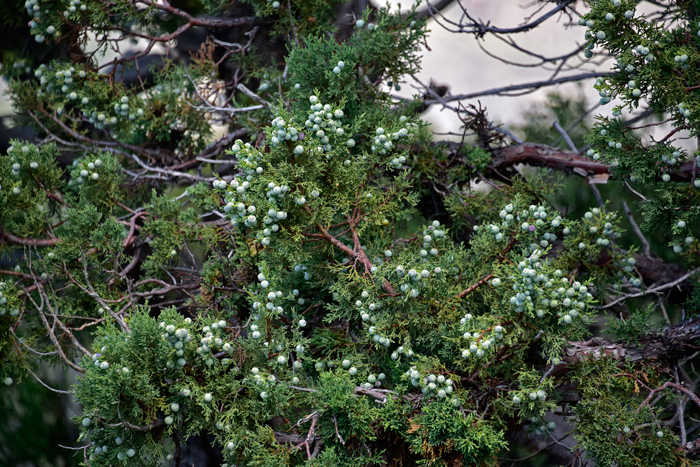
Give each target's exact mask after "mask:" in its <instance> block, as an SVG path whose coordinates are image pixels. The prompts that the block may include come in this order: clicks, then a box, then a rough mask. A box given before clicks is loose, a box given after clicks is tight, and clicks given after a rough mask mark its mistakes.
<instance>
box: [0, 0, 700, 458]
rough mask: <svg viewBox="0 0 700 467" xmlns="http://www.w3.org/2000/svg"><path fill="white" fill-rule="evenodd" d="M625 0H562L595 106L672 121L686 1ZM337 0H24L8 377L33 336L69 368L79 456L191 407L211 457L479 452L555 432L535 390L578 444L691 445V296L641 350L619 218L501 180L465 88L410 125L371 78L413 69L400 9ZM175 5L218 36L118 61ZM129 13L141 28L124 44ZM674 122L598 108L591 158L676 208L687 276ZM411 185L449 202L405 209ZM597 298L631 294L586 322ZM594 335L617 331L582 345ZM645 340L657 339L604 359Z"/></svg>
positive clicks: (180, 19) (143, 436) (186, 415)
mask: <svg viewBox="0 0 700 467" xmlns="http://www.w3.org/2000/svg"><path fill="white" fill-rule="evenodd" d="M636 3H637V2H635V1H632V0H615V1H612V0H599V1H597V2H591V3H590V5H589V6H590V12H588V13H586V15H585V16H583V17H582V19H581V24H582V25H587V26H588V27H589V31H588V32H587V33H586V37H587V39H588V41H589V42H588V47H587V53H590V54H593V52H592V50H593V49H594V48H595V46H596V45H599V46H602V47H604V48H605V49H606V50H607V51H608V52H609V53H611V54H614V55H615V56H616V57H617V60H618V65H617V68H616V69H615V72H614V73H613V74H612V75H611V76H610V77H608V78H604V79H599V80H598V81H597V84H596V86H597V89H599V90H600V93H601V99H602V100H601V104H606V103H608V102H609V101H611V100H612V99H619V100H620V101H621V104H620V105H619V106H618V107H616V114H619V113H621V111H622V108H623V107H625V106H626V107H631V108H634V107H635V106H636V105H638V103H639V99H642V98H646V99H647V100H648V102H649V103H650V104H651V105H652V106H653V107H654V109H655V110H656V111H657V112H659V113H668V114H669V115H672V124H673V125H674V132H675V131H676V130H680V129H684V130H688V131H689V132H690V134H691V135H692V136H694V137H697V136H698V135H697V131H698V128H699V126H698V122H697V118H698V117H697V115H700V113H698V112H700V104H699V103H698V101H697V99H698V98H697V95H696V93H694V92H692V91H693V90H694V89H695V87H697V86H695V85H696V83H697V82H698V78H699V77H698V67H697V66H696V64H697V61H698V60H699V59H700V58H699V57H700V55H699V54H698V50H697V48H698V45H699V44H698V41H699V40H700V39H699V38H698V27H700V26H699V25H698V23H697V21H698V18H697V16H696V11H697V10H696V6H695V3H694V2H678V4H677V7H676V8H675V9H672V10H669V12H670V13H669V14H672V18H673V22H671V23H668V24H666V23H661V22H658V21H654V20H653V19H650V18H646V17H644V16H642V15H637V14H635V13H634V11H635V5H636ZM335 6H336V5H335V2H320V1H315V2H296V1H292V2H286V3H285V2H278V1H272V2H261V1H257V0H256V1H250V2H247V3H246V4H245V5H238V6H233V7H232V6H230V5H229V3H228V2H218V1H204V2H201V3H200V2H196V4H195V2H191V3H190V2H182V4H175V3H173V4H172V5H171V4H169V3H167V2H161V3H154V2H150V1H143V2H138V3H134V2H129V1H122V0H117V1H112V2H102V1H96V0H95V1H93V0H82V1H81V0H71V1H70V3H67V2H65V1H62V0H41V1H39V0H28V1H27V2H26V4H25V7H26V13H28V14H29V17H31V18H32V22H31V24H30V28H31V34H32V35H33V37H34V38H35V40H36V42H37V43H38V44H40V45H41V47H37V48H32V50H31V51H30V52H26V51H21V50H17V49H12V48H10V47H8V48H7V49H6V50H5V53H4V56H3V64H4V67H3V73H4V75H5V76H6V77H7V78H9V79H10V90H9V94H10V96H11V98H12V101H13V105H14V109H15V111H16V121H17V123H18V124H26V125H31V126H33V127H34V129H35V131H37V132H38V133H39V134H41V135H43V136H44V137H45V139H41V140H36V141H33V142H29V141H19V140H16V141H13V142H12V145H11V147H10V149H9V151H8V153H7V154H6V155H3V156H2V157H1V158H0V187H1V188H0V205H1V206H2V214H1V216H0V229H1V230H0V234H1V235H2V239H3V242H2V243H1V244H0V251H1V252H2V254H3V255H4V256H5V257H6V258H9V259H10V260H11V261H14V262H15V263H16V267H14V269H7V270H2V271H0V274H2V275H3V276H5V280H4V282H2V283H0V287H1V289H2V293H1V294H0V297H1V298H0V302H1V305H0V356H1V357H2V359H1V363H0V372H2V374H3V375H5V378H6V379H5V381H6V383H7V384H8V385H10V384H13V383H14V382H15V381H20V380H21V379H22V378H24V377H26V376H28V375H29V371H30V370H31V369H32V368H34V367H35V366H36V364H37V363H38V362H43V363H47V364H50V365H63V366H65V367H66V368H69V369H72V370H75V371H76V372H78V373H79V374H80V376H79V377H78V383H77V384H76V385H75V386H74V388H73V393H74V395H75V398H76V400H77V401H78V402H80V404H81V406H82V408H83V414H82V415H80V416H78V417H76V418H75V421H76V423H78V424H79V426H80V429H81V434H80V436H79V438H78V440H77V441H78V442H80V443H81V444H80V446H81V449H82V450H83V452H84V463H85V465H94V466H108V465H124V466H126V465H138V466H160V465H164V463H165V465H170V463H171V462H170V461H171V460H173V461H174V463H175V465H179V463H180V461H181V460H183V459H182V453H183V446H184V445H186V443H187V441H188V439H191V438H192V437H194V436H198V435H201V434H203V433H210V434H212V435H213V436H214V439H215V445H216V447H217V449H220V450H221V452H222V456H223V459H224V463H225V465H228V466H233V465H236V466H263V465H275V466H277V465H310V466H331V465H332V466H337V465H343V466H365V465H426V466H427V465H478V466H495V465H498V464H499V462H501V461H502V460H503V458H504V456H506V455H507V453H508V452H509V450H512V449H513V446H514V445H517V443H518V441H517V438H515V437H514V436H515V434H516V433H518V432H524V433H526V434H527V435H528V436H533V437H539V436H553V435H554V434H555V433H558V432H557V431H556V430H557V424H556V423H555V422H553V421H552V420H553V418H552V417H553V416H554V415H556V416H558V417H559V420H560V424H561V423H565V424H568V425H569V426H570V429H571V430H572V433H573V435H574V436H575V439H576V440H577V443H578V447H579V448H580V449H581V450H585V451H586V456H587V458H589V459H591V460H594V461H595V463H596V465H601V466H613V465H616V466H623V465H624V466H627V465H629V466H633V465H659V466H676V465H689V463H690V462H693V459H695V457H696V456H697V453H698V451H700V447H699V446H700V445H699V443H698V442H697V433H694V434H693V433H692V432H690V433H687V432H686V429H685V425H684V424H683V423H684V416H686V415H688V414H689V413H692V414H695V415H697V411H698V408H699V407H698V405H700V400H699V399H698V397H697V395H696V394H695V392H693V391H694V389H693V388H691V387H686V386H683V385H681V384H678V383H677V380H678V377H679V376H678V373H679V372H681V373H683V372H685V371H686V370H685V369H684V366H683V365H684V364H685V363H687V361H686V360H685V359H687V358H688V357H689V356H690V355H691V350H690V349H692V348H694V347H693V342H694V341H695V339H696V338H697V329H698V322H697V318H693V319H691V320H689V321H683V322H681V323H680V324H678V326H681V328H678V329H680V330H681V331H683V332H685V334H682V335H683V336H685V337H684V338H680V337H679V338H676V337H674V339H676V340H675V341H674V343H673V345H671V344H669V345H668V346H667V347H663V345H665V344H664V342H666V341H663V339H662V340H659V339H661V337H659V336H660V334H656V333H654V332H653V329H652V327H651V325H650V324H649V322H648V317H649V315H650V314H651V313H654V312H655V310H656V308H651V307H647V306H646V303H642V304H641V305H640V303H635V302H634V301H632V299H634V298H638V297H645V296H646V292H645V288H653V286H652V287H646V286H649V285H650V284H645V285H643V283H642V278H641V277H640V273H639V270H637V269H635V267H636V265H637V262H638V261H639V257H640V256H639V254H638V253H637V251H636V250H635V248H634V247H632V248H630V247H629V246H628V245H623V244H621V243H620V242H619V241H618V239H619V238H620V236H621V234H622V231H623V227H622V220H623V216H622V215H621V214H620V213H618V212H616V211H614V210H612V209H609V208H608V207H607V206H599V207H591V208H590V209H588V210H587V211H586V212H585V214H584V215H583V216H581V217H580V218H578V217H574V216H567V215H566V214H565V213H564V212H560V211H559V210H558V209H557V207H556V203H554V202H552V200H553V199H555V198H556V194H557V192H558V190H561V183H562V182H561V181H558V180H556V179H553V178H552V176H551V175H550V174H548V173H547V172H546V171H544V170H533V171H532V172H530V173H528V174H527V175H521V174H516V173H513V172H509V176H508V177H506V179H505V180H504V176H503V174H501V173H500V172H499V171H498V170H496V169H495V165H494V164H495V162H494V160H495V159H496V155H497V154H498V150H501V149H503V148H507V147H509V146H510V145H511V143H513V141H510V140H508V139H507V138H506V137H504V136H503V134H502V133H499V131H498V130H497V129H494V128H493V127H492V126H489V125H486V124H485V123H484V118H485V114H484V113H483V110H482V109H476V108H474V109H471V110H465V111H464V112H463V114H464V115H466V117H465V120H464V122H465V128H468V129H476V130H478V131H477V133H478V138H477V141H476V144H475V145H474V146H471V145H469V144H464V141H463V142H462V144H460V145H457V146H456V145H454V144H449V143H445V144H435V143H434V142H433V141H432V138H433V134H432V133H431V131H430V129H429V127H428V126H427V125H426V124H425V123H424V122H423V121H422V120H421V119H420V112H419V111H420V105H421V97H420V96H415V99H414V100H412V101H405V100H404V101H400V102H398V103H397V101H396V100H395V99H394V98H392V96H391V95H390V94H389V93H387V92H384V91H383V90H382V87H381V86H379V84H381V83H386V82H390V83H391V86H392V87H393V89H396V90H398V89H400V86H401V84H402V83H403V80H404V79H405V78H406V77H407V76H410V75H413V74H415V73H416V72H417V71H418V70H419V69H420V55H419V50H420V46H421V44H422V43H423V42H424V41H425V39H426V34H427V28H426V21H425V18H424V16H420V15H419V14H418V13H417V11H416V10H415V9H413V10H411V11H410V12H409V13H407V14H399V13H392V12H391V10H390V9H389V8H388V7H387V8H383V9H378V10H377V9H367V10H365V11H364V12H363V13H362V16H361V17H358V18H356V19H354V20H352V21H346V20H344V19H343V20H342V21H340V23H339V24H338V25H336V24H335V23H333V21H334V20H335V19H336V13H335V10H334V7H335ZM234 8H238V9H239V10H237V16H233V15H228V14H226V13H227V12H230V11H232V9H234ZM627 11H629V12H631V15H629V14H628V13H626V12H627ZM246 14H248V15H250V16H245V15H246ZM214 15H219V16H214ZM610 15H611V16H612V18H610V17H609V16H610ZM195 27H205V28H209V29H210V31H215V32H216V34H221V32H222V31H224V32H230V31H233V32H231V34H232V35H233V37H235V40H237V41H239V42H240V43H238V42H235V43H234V42H233V40H231V39H229V41H225V40H224V39H222V37H225V36H223V35H219V36H218V37H215V38H214V39H211V38H210V39H209V40H207V41H206V42H203V43H202V45H201V48H200V49H199V50H198V51H197V52H196V53H193V54H192V55H191V57H189V58H187V57H185V58H182V57H180V58H177V57H175V58H171V57H168V56H165V57H163V58H162V63H161V64H162V66H152V67H151V68H150V69H149V70H148V74H149V76H150V78H149V80H146V81H144V79H141V74H142V72H144V73H145V70H141V69H139V61H138V59H139V58H141V57H145V56H146V55H147V53H148V52H149V51H150V50H151V49H152V47H153V46H154V45H155V44H157V43H161V42H168V41H170V40H171V39H174V38H176V37H178V36H179V35H180V34H183V33H184V31H186V30H187V29H190V28H195ZM245 28H247V30H246V31H247V33H246V34H247V35H246V34H242V33H241V31H242V30H243V29H245ZM119 34H122V35H123V36H121V37H120V36H119ZM216 34H214V35H216ZM256 34H259V35H265V37H266V40H265V41H257V42H256ZM334 34H335V35H334ZM343 35H344V37H343V40H340V39H339V38H340V37H341V36H343ZM273 37H274V38H276V40H279V41H280V42H282V43H284V46H285V47H287V48H288V50H284V48H283V47H281V48H279V49H282V50H277V49H276V50H274V51H273V50H271V49H270V47H271V46H270V41H271V40H272V39H270V38H273ZM89 38H92V39H90V40H91V41H93V42H92V43H91V47H92V48H91V49H90V50H91V51H90V52H87V50H88V49H86V47H85V44H86V43H87V42H88V39H89ZM133 38H143V39H145V40H146V42H147V44H148V46H147V47H146V49H145V53H137V54H136V55H133V54H132V55H128V54H125V53H123V50H122V49H120V48H119V45H120V44H121V45H122V46H123V41H125V40H128V39H133ZM42 47H45V49H42ZM110 50H111V51H112V52H117V58H116V59H115V60H114V61H112V62H111V64H110V63H107V64H104V63H105V62H100V61H99V60H98V58H99V56H100V54H102V53H106V52H107V51H110ZM40 51H41V52H40ZM27 53H30V55H26V54H27ZM22 54H25V55H26V56H25V55H22ZM47 56H48V57H49V58H48V59H47ZM134 57H135V58H134ZM280 57H282V58H283V60H281V59H280ZM271 59H272V62H271ZM100 63H103V65H100ZM110 66H111V68H110ZM129 70H132V71H135V72H136V73H137V76H139V78H138V79H136V80H135V81H133V82H128V80H126V79H125V76H126V73H127V72H128V71H129ZM144 76H145V75H144ZM249 88H254V89H255V91H251V90H250V89H249ZM637 91H639V92H637ZM561 108H567V105H563V104H562V105H561ZM486 123H488V122H486ZM221 124H225V132H224V135H223V136H220V137H218V138H217V137H216V136H215V131H216V129H217V126H218V127H219V128H220V127H221ZM671 136H672V135H669V137H667V138H665V139H664V140H663V141H658V142H653V143H652V144H647V145H643V144H642V142H641V141H642V140H641V139H640V136H639V133H634V132H632V131H630V129H629V128H628V127H626V126H625V124H624V122H623V121H622V120H621V119H603V118H600V119H599V120H598V123H596V125H595V127H594V129H593V131H592V132H591V133H590V135H589V136H588V141H589V143H590V145H591V150H590V151H589V153H588V155H589V156H590V157H591V159H592V160H593V161H600V162H601V163H602V162H607V163H609V164H610V166H611V167H612V168H611V171H612V175H613V177H615V178H617V179H621V180H629V181H630V182H631V183H633V184H634V185H635V186H636V187H637V189H638V190H639V191H640V192H641V193H643V196H644V203H642V205H641V206H642V208H643V212H644V218H645V226H646V228H647V229H651V228H656V229H662V230H663V229H665V230H666V231H670V232H672V235H673V238H672V239H671V240H670V243H669V245H670V247H672V248H673V249H674V250H675V251H676V252H677V253H681V257H680V259H677V262H679V263H681V264H682V265H683V266H684V267H686V269H687V270H689V271H691V273H690V274H692V272H694V271H695V269H693V268H695V267H696V266H697V263H698V241H697V240H696V237H695V236H696V235H697V221H698V212H697V209H696V208H697V206H695V204H696V203H697V201H698V200H697V197H698V191H697V187H698V185H699V184H700V180H696V170H697V169H696V167H697V156H694V155H691V154H688V152H687V151H685V150H683V149H680V148H676V147H674V146H673V144H672V141H671V140H670V137H671ZM684 164H685V165H684ZM678 167H682V168H684V169H683V170H676V169H677V168H678ZM476 180H489V183H490V184H491V185H492V186H493V187H494V189H492V190H490V191H483V190H482V191H477V190H476V189H475V184H474V181H476ZM496 183H498V185H496ZM436 196H437V197H438V198H439V203H440V206H442V207H444V209H445V210H446V213H444V214H438V213H436V212H432V214H430V213H429V212H428V210H426V209H424V208H423V203H424V202H425V200H426V199H430V198H431V197H432V199H434V198H435V197H436ZM431 215H432V218H430V219H427V218H426V217H430V216H431ZM441 216H442V217H441ZM439 217H441V219H440V220H438V219H437V218H439ZM686 278H687V277H686ZM670 287H671V286H669V287H666V288H664V289H660V290H666V289H668V288H670ZM640 291H641V292H640ZM693 297H695V298H692V297H691V300H690V301H689V302H688V309H687V310H685V311H684V313H687V314H686V315H684V318H685V317H691V315H692V316H695V314H696V313H697V302H698V300H697V293H696V294H695V295H693ZM612 301H615V303H618V302H621V303H623V304H624V303H628V304H629V307H630V308H631V314H628V315H627V316H624V313H623V316H622V318H619V319H618V318H613V319H611V321H610V322H609V324H608V325H606V324H605V320H604V319H601V318H603V317H604V313H605V310H604V309H601V305H605V306H604V307H603V308H607V307H611V306H613V305H610V302H612ZM642 301H643V299H642ZM606 303H607V304H606ZM625 310H626V308H625ZM627 311H629V310H627ZM679 321H680V320H679ZM596 323H597V324H596ZM676 328H677V327H676ZM676 328H669V329H671V330H676V331H677V330H678V329H676ZM673 332H675V331H673ZM678 332H680V331H678ZM593 333H598V334H600V333H603V334H605V333H608V334H609V335H612V336H613V338H616V339H619V341H618V342H608V341H605V342H604V343H603V344H604V345H608V346H609V347H606V348H612V349H613V350H611V351H610V352H608V353H609V355H606V352H603V351H601V350H599V349H598V347H597V346H596V345H597V344H596V343H591V342H585V341H584V340H585V339H587V338H589V337H591V336H592V334H593ZM666 333H667V334H664V335H670V334H669V333H671V331H669V330H667V331H666ZM693 333H695V334H693ZM650 336H651V337H650ZM673 336H675V334H674V335H673ZM673 336H672V337H673ZM653 339H657V340H653ZM683 339H685V340H683ZM652 341H653V342H655V343H656V344H655V345H656V347H654V348H653V349H657V350H658V349H661V351H663V352H662V353H659V354H654V355H653V356H651V357H650V356H648V355H651V354H650V353H649V352H651V350H649V351H648V353H647V354H645V355H647V356H643V357H640V358H639V359H636V360H635V359H633V358H632V357H630V358H629V359H628V360H627V361H625V359H624V357H625V356H630V355H632V352H633V351H634V350H635V349H636V350H639V349H641V348H643V347H644V345H646V343H647V342H652ZM596 342H597V343H598V344H600V341H596ZM659 342H661V343H659ZM637 343H639V344H637ZM601 345H602V344H601ZM648 348H649V349H651V347H648ZM572 349H574V350H572ZM575 349H578V350H575ZM653 349H652V350H653ZM639 352H642V350H639ZM601 354H604V355H602V356H601ZM674 359H675V360H676V361H675V363H670V362H671V361H672V360H674ZM678 361H682V363H681V364H680V365H679V364H678ZM659 362H661V363H659ZM691 363H692V361H691ZM688 364H689V363H688ZM674 372H675V373H674ZM654 397H656V399H655V400H653V401H652V399H653V398H654ZM662 400H663V401H664V402H665V404H666V405H665V404H659V401H662ZM679 401H683V403H682V405H681V403H680V402H679ZM652 402H653V403H652ZM690 402H692V403H690ZM686 403H688V405H687V406H686ZM693 404H695V405H693ZM676 407H686V409H685V410H686V412H685V415H684V412H683V409H679V416H678V418H680V420H681V425H680V426H678V425H677V420H678V418H675V419H674V418H672V415H669V411H670V410H673V411H675V410H676ZM688 416H689V415H688ZM694 456H695V457H694Z"/></svg>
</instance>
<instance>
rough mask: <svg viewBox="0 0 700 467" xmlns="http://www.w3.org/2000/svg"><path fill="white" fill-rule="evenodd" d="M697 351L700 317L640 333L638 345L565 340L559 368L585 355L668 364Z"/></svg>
mask: <svg viewBox="0 0 700 467" xmlns="http://www.w3.org/2000/svg"><path fill="white" fill-rule="evenodd" d="M697 351H700V318H696V319H694V320H690V321H685V322H683V323H681V324H678V325H676V326H672V327H668V328H666V329H665V330H664V331H663V332H660V333H651V334H648V335H646V336H643V337H642V338H641V339H640V341H639V343H638V344H625V343H622V342H610V341H608V340H606V339H603V338H602V337H595V338H593V339H590V340H588V341H583V342H581V341H579V342H569V346H568V348H567V349H566V350H565V354H566V356H565V357H564V359H563V360H564V364H563V365H562V366H561V368H559V370H565V369H566V367H567V366H571V365H574V364H576V363H578V362H580V361H583V360H585V359H588V358H593V359H599V358H601V357H610V358H616V359H619V360H627V361H629V362H632V363H634V362H640V361H646V362H651V363H654V364H657V365H660V366H668V365H670V364H672V363H674V362H677V361H679V360H682V359H683V358H685V357H687V356H688V355H691V354H693V353H695V352H697ZM560 372H561V371H558V373H560Z"/></svg>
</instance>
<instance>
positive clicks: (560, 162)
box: [448, 143, 695, 181]
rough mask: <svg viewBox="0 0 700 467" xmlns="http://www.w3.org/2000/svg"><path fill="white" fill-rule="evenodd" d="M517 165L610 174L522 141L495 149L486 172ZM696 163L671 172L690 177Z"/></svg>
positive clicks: (577, 157) (582, 159)
mask: <svg viewBox="0 0 700 467" xmlns="http://www.w3.org/2000/svg"><path fill="white" fill-rule="evenodd" d="M448 144H449V143H448ZM516 164H527V165H534V166H538V167H547V168H550V169H554V170H559V171H562V172H566V173H572V172H573V173H576V174H578V175H580V176H582V177H587V176H589V175H603V174H604V175H608V174H610V166H609V165H606V164H601V163H599V162H594V161H592V160H590V159H588V158H587V157H584V156H581V155H580V154H577V153H575V152H573V151H567V150H564V149H559V148H555V147H552V146H547V145H545V144H534V143H522V144H518V145H515V146H506V147H502V148H496V149H494V150H493V151H492V156H491V162H490V163H489V165H488V166H487V168H486V171H489V170H498V169H501V168H506V167H512V166H514V165H516ZM694 166H695V162H694V161H688V162H685V163H684V164H683V165H681V166H680V167H679V168H678V170H676V171H675V172H669V175H671V179H673V180H680V181H683V180H686V179H690V177H691V176H692V173H693V168H694Z"/></svg>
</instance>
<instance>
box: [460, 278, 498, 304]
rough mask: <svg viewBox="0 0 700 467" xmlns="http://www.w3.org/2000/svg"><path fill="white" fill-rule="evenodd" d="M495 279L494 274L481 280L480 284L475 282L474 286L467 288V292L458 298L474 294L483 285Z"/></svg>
mask: <svg viewBox="0 0 700 467" xmlns="http://www.w3.org/2000/svg"><path fill="white" fill-rule="evenodd" d="M492 277H493V273H491V274H489V275H488V276H485V277H484V278H483V279H481V280H479V281H478V282H475V283H474V284H472V285H470V286H469V287H467V288H466V289H465V290H463V291H461V292H460V293H459V294H458V295H457V297H456V298H462V297H466V296H467V295H469V294H470V293H472V292H473V291H474V290H476V289H477V288H478V287H479V286H481V285H482V284H484V283H486V282H488V281H489V279H491V278H492Z"/></svg>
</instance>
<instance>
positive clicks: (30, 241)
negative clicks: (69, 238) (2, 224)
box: [0, 231, 62, 247]
mask: <svg viewBox="0 0 700 467" xmlns="http://www.w3.org/2000/svg"><path fill="white" fill-rule="evenodd" d="M0 237H1V238H3V239H4V240H5V241H6V242H8V243H12V244H13V245H22V246H40V247H46V246H54V245H56V244H58V243H61V242H62V240H61V239H60V238H42V239H34V238H22V237H17V236H15V235H12V234H9V233H7V232H5V231H0Z"/></svg>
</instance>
